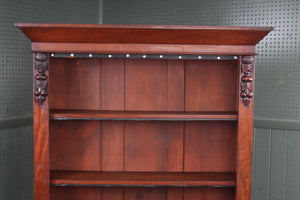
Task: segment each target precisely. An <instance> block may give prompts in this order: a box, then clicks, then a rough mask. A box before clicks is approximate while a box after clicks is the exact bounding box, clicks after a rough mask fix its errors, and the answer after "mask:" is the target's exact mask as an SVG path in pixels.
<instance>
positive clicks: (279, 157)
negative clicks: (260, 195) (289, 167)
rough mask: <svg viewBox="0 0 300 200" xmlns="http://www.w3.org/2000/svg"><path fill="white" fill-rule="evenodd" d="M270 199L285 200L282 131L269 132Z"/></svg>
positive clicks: (284, 132)
mask: <svg viewBox="0 0 300 200" xmlns="http://www.w3.org/2000/svg"><path fill="white" fill-rule="evenodd" d="M271 134H272V137H271V160H270V161H271V163H270V166H271V169H270V170H271V173H270V199H274V200H281V199H284V198H285V180H286V153H287V134H286V131H284V130H276V129H272V131H271Z"/></svg>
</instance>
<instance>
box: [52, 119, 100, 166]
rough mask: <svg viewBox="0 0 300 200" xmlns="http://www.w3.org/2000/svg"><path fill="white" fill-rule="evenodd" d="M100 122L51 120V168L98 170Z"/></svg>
mask: <svg viewBox="0 0 300 200" xmlns="http://www.w3.org/2000/svg"><path fill="white" fill-rule="evenodd" d="M100 139H101V137H100V122H99V121H96V120H88V121H85V120H83V121H74V120H66V121H65V120H56V121H51V126H50V169H51V170H91V171H97V170H100V169H101V168H100V161H101V160H100V159H101V157H100V156H101V154H100V147H101V141H100Z"/></svg>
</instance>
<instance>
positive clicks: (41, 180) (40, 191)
mask: <svg viewBox="0 0 300 200" xmlns="http://www.w3.org/2000/svg"><path fill="white" fill-rule="evenodd" d="M47 57H48V58H49V56H47ZM47 62H48V61H46V63H47ZM47 64H48V63H47ZM50 65H51V63H50ZM33 70H34V76H35V75H36V74H38V72H37V68H36V67H34V69H33ZM44 74H45V75H46V76H47V77H49V73H48V71H45V72H44ZM49 78H50V77H49ZM49 82H50V80H49ZM33 92H35V88H33ZM48 99H49V98H46V99H44V101H43V104H42V105H41V104H40V103H39V102H38V101H36V100H34V101H33V131H34V136H33V140H34V199H35V200H49V100H48Z"/></svg>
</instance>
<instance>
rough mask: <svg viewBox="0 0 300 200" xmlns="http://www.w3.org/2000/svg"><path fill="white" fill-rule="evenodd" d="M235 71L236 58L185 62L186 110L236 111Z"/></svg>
mask: <svg viewBox="0 0 300 200" xmlns="http://www.w3.org/2000/svg"><path fill="white" fill-rule="evenodd" d="M225 69H226V70H225ZM236 73H237V67H236V61H221V62H220V61H213V60H210V61H186V86H185V87H186V91H185V110H186V111H235V110H236V92H237V91H236V89H237V87H236V80H237V78H236Z"/></svg>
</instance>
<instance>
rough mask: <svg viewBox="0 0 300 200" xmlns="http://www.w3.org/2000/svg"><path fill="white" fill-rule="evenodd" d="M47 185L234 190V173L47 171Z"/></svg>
mask: <svg viewBox="0 0 300 200" xmlns="http://www.w3.org/2000/svg"><path fill="white" fill-rule="evenodd" d="M50 183H51V184H67V185H76V184H79V185H99V186H101V185H117V186H118V185H122V186H235V173H234V172H229V173H225V172H206V173H204V172H202V173H199V172H198V173H196V172H195V173H186V172H185V173H174V172H165V173H164V172H101V171H98V172H92V171H86V172H84V171H51V173H50Z"/></svg>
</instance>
